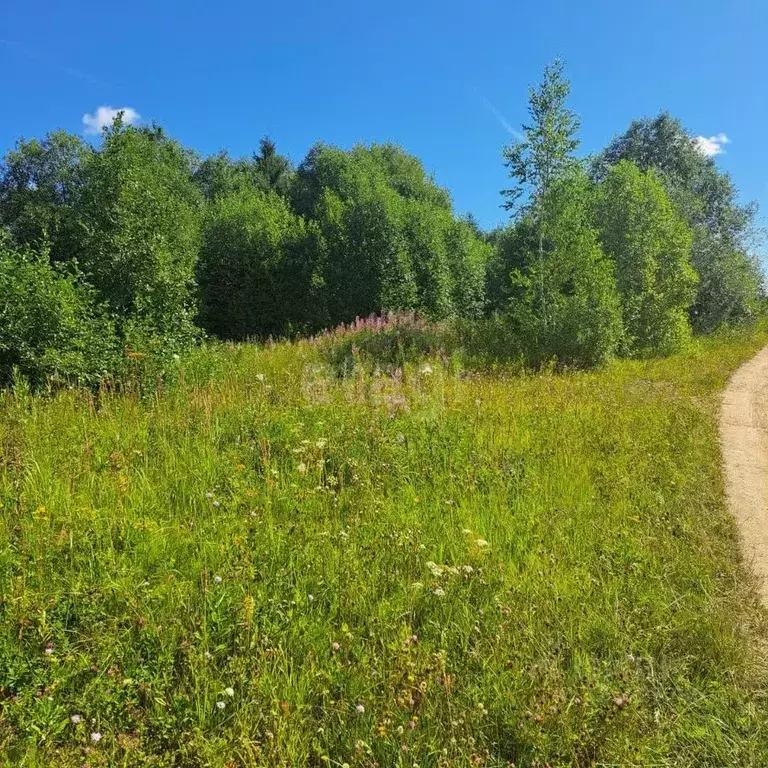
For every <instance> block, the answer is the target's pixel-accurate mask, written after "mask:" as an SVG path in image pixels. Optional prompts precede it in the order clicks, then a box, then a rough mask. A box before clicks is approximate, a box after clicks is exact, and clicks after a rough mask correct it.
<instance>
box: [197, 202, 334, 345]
mask: <svg viewBox="0 0 768 768" xmlns="http://www.w3.org/2000/svg"><path fill="white" fill-rule="evenodd" d="M322 253H323V250H322V243H321V242H320V236H319V232H318V230H317V226H316V225H315V224H314V223H310V224H307V222H305V221H304V219H303V218H301V217H299V216H296V215H295V214H293V213H292V212H291V211H290V209H289V208H288V206H287V204H286V203H285V201H284V200H282V199H281V198H280V197H279V196H278V195H277V194H275V193H273V192H263V191H260V190H248V189H246V190H241V191H240V192H236V193H234V194H232V195H228V196H226V197H221V198H219V199H217V200H216V201H215V202H214V203H213V204H212V205H211V207H210V209H209V210H208V212H207V214H206V218H205V225H204V228H203V239H202V249H201V254H200V261H199V263H198V266H197V278H198V282H199V285H200V295H201V308H200V320H201V323H202V324H203V326H204V328H205V329H206V330H207V331H209V332H210V333H213V334H215V335H216V336H218V337H220V338H225V339H239V340H242V339H248V338H251V337H258V338H266V337H268V336H279V335H282V334H285V333H288V332H291V331H292V330H296V331H298V330H303V331H307V330H308V331H314V330H317V328H318V327H320V326H321V325H322V323H323V320H324V312H325V310H324V307H323V305H322V302H323V300H324V297H323V296H322V295H321V288H322V275H321V274H320V273H319V267H320V265H321V263H322V262H321V259H320V258H319V257H320V256H321V255H322Z"/></svg>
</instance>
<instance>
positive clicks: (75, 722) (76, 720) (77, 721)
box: [69, 715, 83, 725]
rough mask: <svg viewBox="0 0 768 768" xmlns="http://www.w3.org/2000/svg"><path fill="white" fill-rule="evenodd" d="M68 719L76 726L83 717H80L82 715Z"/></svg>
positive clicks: (71, 716)
mask: <svg viewBox="0 0 768 768" xmlns="http://www.w3.org/2000/svg"><path fill="white" fill-rule="evenodd" d="M69 719H70V720H71V721H72V722H73V723H74V724H75V725H77V724H78V723H79V722H80V721H81V720H82V719H83V716H82V715H70V718H69Z"/></svg>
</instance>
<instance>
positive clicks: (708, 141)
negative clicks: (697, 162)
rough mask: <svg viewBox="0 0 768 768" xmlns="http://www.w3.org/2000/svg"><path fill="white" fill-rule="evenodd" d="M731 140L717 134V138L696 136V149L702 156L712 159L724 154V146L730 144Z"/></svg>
mask: <svg viewBox="0 0 768 768" xmlns="http://www.w3.org/2000/svg"><path fill="white" fill-rule="evenodd" d="M730 143H731V140H730V139H729V138H728V137H727V136H726V135H725V134H724V133H718V134H717V136H710V137H709V138H707V137H706V136H697V137H696V147H697V149H698V150H699V152H701V154H702V155H706V156H707V157H714V156H715V155H722V154H723V152H725V149H724V147H725V145H726V144H730Z"/></svg>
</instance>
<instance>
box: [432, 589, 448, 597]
mask: <svg viewBox="0 0 768 768" xmlns="http://www.w3.org/2000/svg"><path fill="white" fill-rule="evenodd" d="M433 594H435V595H437V596H438V597H445V590H444V589H443V588H442V587H436V588H435V589H434V590H433Z"/></svg>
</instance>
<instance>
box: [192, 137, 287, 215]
mask: <svg viewBox="0 0 768 768" xmlns="http://www.w3.org/2000/svg"><path fill="white" fill-rule="evenodd" d="M291 179H292V169H291V163H290V161H289V160H288V158H287V157H284V156H283V155H280V154H279V153H278V152H277V147H276V145H275V143H274V142H273V141H272V139H270V138H269V137H268V136H265V137H264V138H263V139H261V141H260V142H259V151H258V153H255V154H254V155H253V157H252V158H250V159H246V158H240V159H238V160H232V159H231V158H230V157H229V155H228V154H227V153H226V152H223V151H222V152H219V153H218V154H215V155H211V156H210V157H206V158H205V159H204V160H203V161H202V162H201V163H200V164H199V165H198V166H197V168H196V169H195V171H194V174H193V180H194V182H195V184H196V185H197V187H198V189H199V190H200V191H201V192H202V194H203V195H204V197H205V198H206V199H207V200H215V199H216V198H218V197H222V196H225V195H230V194H232V193H233V192H240V191H242V190H245V189H249V190H252V191H255V190H261V191H262V192H267V191H270V190H271V191H273V192H277V193H278V194H279V195H282V196H285V195H287V194H288V191H289V189H290V186H291Z"/></svg>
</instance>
